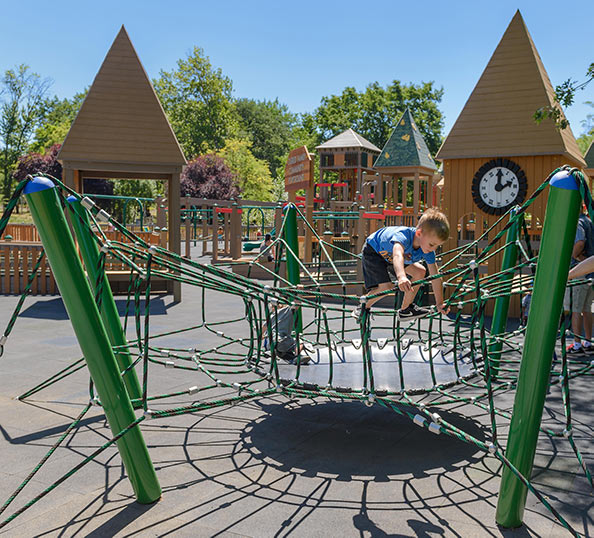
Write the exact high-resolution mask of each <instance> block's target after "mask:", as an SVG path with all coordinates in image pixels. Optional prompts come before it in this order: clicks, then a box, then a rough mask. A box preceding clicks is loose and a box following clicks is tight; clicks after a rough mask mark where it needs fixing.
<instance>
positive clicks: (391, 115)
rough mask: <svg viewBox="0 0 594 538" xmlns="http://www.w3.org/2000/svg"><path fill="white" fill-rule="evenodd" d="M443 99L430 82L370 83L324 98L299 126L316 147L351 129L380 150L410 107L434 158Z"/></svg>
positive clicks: (441, 119)
mask: <svg viewBox="0 0 594 538" xmlns="http://www.w3.org/2000/svg"><path fill="white" fill-rule="evenodd" d="M442 97H443V88H439V89H438V88H435V87H434V86H433V82H423V83H421V84H418V85H417V84H408V85H406V84H401V83H400V81H398V80H394V81H393V82H392V83H391V84H389V85H388V86H386V87H385V88H384V87H383V86H381V85H380V84H379V83H378V82H373V83H371V84H369V85H368V86H367V88H366V89H365V91H364V92H358V91H357V90H356V89H355V88H353V87H347V88H345V89H344V90H343V92H342V94H341V95H331V96H329V97H323V98H322V102H321V104H320V106H319V107H318V108H317V109H316V110H315V111H314V112H313V114H304V115H303V117H302V125H303V126H304V127H305V128H308V129H311V130H313V133H315V134H316V135H317V142H318V143H322V142H324V141H325V140H328V139H329V138H331V137H333V136H336V135H337V134H339V133H341V132H342V131H344V130H346V129H348V128H352V129H354V130H355V131H356V132H357V133H359V134H360V135H362V136H364V137H365V138H367V139H368V140H369V141H370V142H372V143H373V144H375V145H376V146H378V147H379V148H381V147H383V145H384V144H385V143H386V141H387V140H388V137H389V136H390V134H391V132H392V130H393V129H394V127H395V126H396V122H397V121H398V119H399V118H400V116H401V115H402V113H403V112H404V110H405V109H406V108H407V107H409V108H410V111H411V113H412V115H413V116H414V118H415V122H416V124H417V127H418V128H419V130H420V131H421V133H422V135H423V136H424V138H425V141H426V142H427V146H428V148H429V151H431V153H432V154H435V153H436V152H437V150H438V149H439V146H440V145H441V141H442V137H441V131H442V129H443V125H444V122H443V116H442V114H441V111H440V110H439V108H438V106H437V105H438V103H440V102H441V99H442Z"/></svg>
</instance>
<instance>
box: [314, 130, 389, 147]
mask: <svg viewBox="0 0 594 538" xmlns="http://www.w3.org/2000/svg"><path fill="white" fill-rule="evenodd" d="M335 148H363V149H368V150H370V151H375V152H377V153H379V152H380V149H379V148H378V147H377V146H375V145H373V144H372V143H371V142H370V141H369V140H366V139H365V138H363V137H362V136H361V135H360V134H358V133H356V132H355V131H353V130H352V129H347V130H346V131H344V132H343V133H340V134H339V135H336V136H335V137H334V138H331V139H330V140H328V141H327V142H324V143H323V144H321V145H319V146H316V149H335Z"/></svg>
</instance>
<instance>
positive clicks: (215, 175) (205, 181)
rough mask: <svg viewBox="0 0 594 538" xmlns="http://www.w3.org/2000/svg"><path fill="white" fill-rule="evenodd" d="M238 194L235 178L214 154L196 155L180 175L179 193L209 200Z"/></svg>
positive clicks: (227, 197)
mask: <svg viewBox="0 0 594 538" xmlns="http://www.w3.org/2000/svg"><path fill="white" fill-rule="evenodd" d="M238 194H239V187H238V186H237V178H236V177H235V174H233V172H231V170H230V169H229V167H228V166H227V164H226V163H225V161H224V160H223V159H222V158H221V157H218V156H216V155H203V156H201V157H196V159H194V160H193V161H190V162H189V163H188V166H186V168H185V169H184V171H183V172H182V175H181V195H182V196H186V195H189V196H192V197H195V198H209V199H211V200H230V199H231V198H234V197H235V196H237V195H238Z"/></svg>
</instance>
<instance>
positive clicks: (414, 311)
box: [398, 303, 431, 321]
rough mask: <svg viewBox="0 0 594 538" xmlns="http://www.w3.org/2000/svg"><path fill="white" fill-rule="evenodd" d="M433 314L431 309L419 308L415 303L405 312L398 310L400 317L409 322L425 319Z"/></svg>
mask: <svg viewBox="0 0 594 538" xmlns="http://www.w3.org/2000/svg"><path fill="white" fill-rule="evenodd" d="M429 314H431V310H430V309H429V308H423V307H422V306H417V305H416V304H415V303H411V304H410V305H409V306H408V307H406V308H405V309H404V310H403V309H402V308H401V309H400V310H398V317H399V318H400V319H402V320H404V321H409V320H411V319H418V318H424V317H425V316H428V315H429Z"/></svg>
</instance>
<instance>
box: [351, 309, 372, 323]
mask: <svg viewBox="0 0 594 538" xmlns="http://www.w3.org/2000/svg"><path fill="white" fill-rule="evenodd" d="M366 310H367V311H368V312H369V309H366ZM362 312H363V308H362V306H361V305H359V306H358V307H357V308H355V309H354V310H353V311H352V312H351V317H352V318H353V319H354V320H355V321H356V322H357V323H359V322H360V321H361V313H362Z"/></svg>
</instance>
